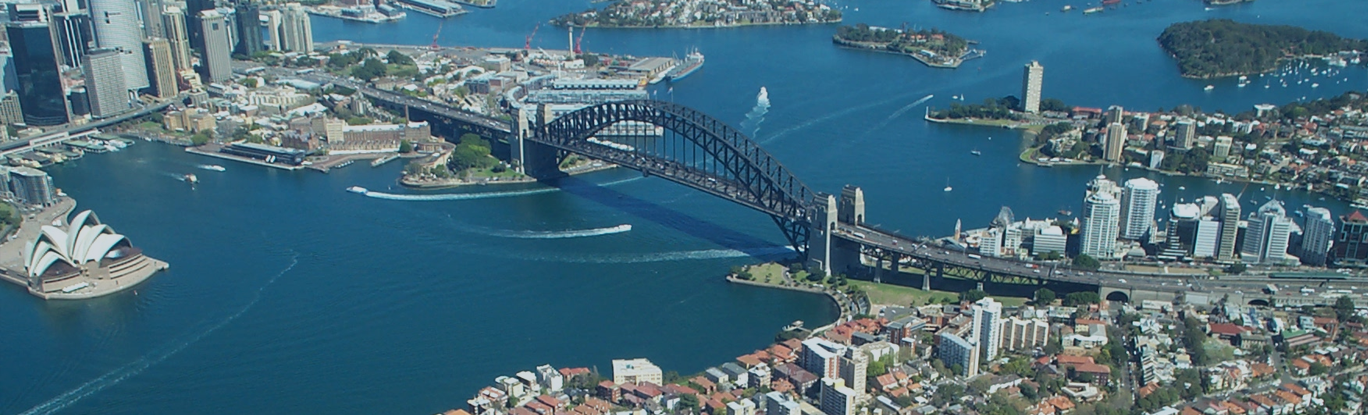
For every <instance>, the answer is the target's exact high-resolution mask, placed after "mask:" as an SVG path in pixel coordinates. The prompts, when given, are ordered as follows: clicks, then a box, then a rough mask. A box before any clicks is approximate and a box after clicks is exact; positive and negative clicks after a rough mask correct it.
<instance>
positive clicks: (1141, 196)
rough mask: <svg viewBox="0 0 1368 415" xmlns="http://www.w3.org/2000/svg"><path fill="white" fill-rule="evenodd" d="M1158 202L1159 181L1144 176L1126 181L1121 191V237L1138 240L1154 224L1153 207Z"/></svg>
mask: <svg viewBox="0 0 1368 415" xmlns="http://www.w3.org/2000/svg"><path fill="white" fill-rule="evenodd" d="M1158 203H1159V183H1155V182H1154V181H1153V180H1150V179H1146V178H1143V177H1141V178H1136V179H1130V180H1127V181H1126V186H1125V188H1124V190H1123V191H1122V193H1121V237H1122V238H1125V239H1131V240H1139V239H1140V238H1142V237H1144V236H1145V234H1147V233H1149V231H1150V227H1151V226H1152V225H1153V224H1154V209H1155V207H1156V205H1158Z"/></svg>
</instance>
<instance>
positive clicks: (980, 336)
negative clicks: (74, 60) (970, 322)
mask: <svg viewBox="0 0 1368 415" xmlns="http://www.w3.org/2000/svg"><path fill="white" fill-rule="evenodd" d="M970 310H972V311H973V313H974V331H973V334H972V336H973V337H974V339H975V340H976V342H977V343H978V346H979V350H980V353H983V358H984V359H986V360H993V359H996V358H997V355H998V347H999V346H1001V345H1002V303H999V302H997V301H996V300H993V299H992V298H991V297H989V298H983V299H980V300H978V301H976V302H974V305H973V306H970Z"/></svg>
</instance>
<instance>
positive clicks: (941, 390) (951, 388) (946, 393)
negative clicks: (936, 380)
mask: <svg viewBox="0 0 1368 415" xmlns="http://www.w3.org/2000/svg"><path fill="white" fill-rule="evenodd" d="M961 396H964V386H961V385H960V384H958V383H946V384H942V385H940V386H939V387H938V388H936V393H935V394H933V395H931V403H932V404H934V405H936V406H942V405H945V404H948V403H951V402H955V401H958V400H959V398H960V397H961Z"/></svg>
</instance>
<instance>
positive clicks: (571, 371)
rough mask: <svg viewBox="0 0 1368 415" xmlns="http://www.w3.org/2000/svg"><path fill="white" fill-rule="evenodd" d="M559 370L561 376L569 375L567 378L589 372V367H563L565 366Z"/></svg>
mask: <svg viewBox="0 0 1368 415" xmlns="http://www.w3.org/2000/svg"><path fill="white" fill-rule="evenodd" d="M559 372H560V374H561V376H565V377H567V378H571V377H575V376H579V375H583V374H587V373H589V368H587V367H563V368H561V369H560V370H559Z"/></svg>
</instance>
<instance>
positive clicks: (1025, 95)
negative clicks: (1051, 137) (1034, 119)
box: [1021, 61, 1045, 113]
mask: <svg viewBox="0 0 1368 415" xmlns="http://www.w3.org/2000/svg"><path fill="white" fill-rule="evenodd" d="M1023 72H1024V73H1023V74H1022V80H1021V110H1022V111H1025V112H1030V113H1037V112H1040V84H1041V82H1042V81H1044V79H1045V67H1044V66H1040V62H1036V61H1031V63H1028V64H1026V69H1025V70H1024V71H1023Z"/></svg>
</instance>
